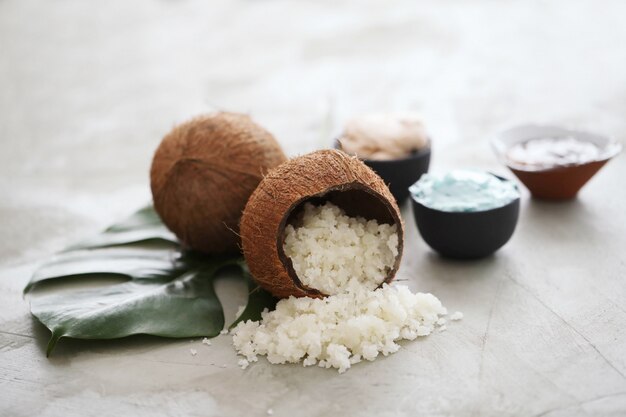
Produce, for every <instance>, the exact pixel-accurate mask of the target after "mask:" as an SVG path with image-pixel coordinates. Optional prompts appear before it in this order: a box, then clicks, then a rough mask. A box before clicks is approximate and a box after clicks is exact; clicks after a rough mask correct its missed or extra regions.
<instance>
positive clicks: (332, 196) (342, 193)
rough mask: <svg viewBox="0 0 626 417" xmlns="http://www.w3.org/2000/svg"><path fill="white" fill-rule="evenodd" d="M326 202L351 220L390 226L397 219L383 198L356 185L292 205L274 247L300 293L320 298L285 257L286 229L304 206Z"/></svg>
mask: <svg viewBox="0 0 626 417" xmlns="http://www.w3.org/2000/svg"><path fill="white" fill-rule="evenodd" d="M326 202H331V203H333V204H335V205H336V206H338V207H340V208H341V209H343V210H344V211H345V212H346V214H347V215H348V216H350V217H357V216H360V217H364V218H365V219H367V220H376V221H377V222H378V223H379V224H382V223H385V224H390V225H393V224H396V223H397V219H396V218H394V215H393V211H392V210H390V208H389V206H388V205H387V204H386V202H385V199H384V197H383V196H381V195H380V194H378V193H376V192H375V191H373V190H372V189H370V188H368V187H366V186H364V185H363V184H359V183H352V184H344V185H342V186H339V187H337V188H334V189H333V188H331V189H329V190H328V191H327V192H325V193H322V194H317V195H313V196H310V197H306V198H304V199H302V200H300V201H298V202H296V203H295V204H294V205H293V208H292V209H291V210H290V211H289V212H288V213H286V214H285V217H284V220H283V222H281V225H280V231H281V232H280V233H279V235H278V240H277V242H276V248H277V249H278V256H279V258H280V259H281V261H282V262H283V263H284V264H285V267H286V268H287V272H288V273H289V276H290V277H291V279H292V280H293V281H294V283H295V284H296V285H298V286H299V287H301V288H302V289H303V290H305V291H307V292H309V293H311V294H315V295H319V296H324V294H323V293H321V292H320V291H319V290H317V289H315V288H309V287H307V286H305V285H304V284H302V282H301V281H300V278H298V274H297V273H296V271H295V269H294V268H293V263H292V262H291V258H289V257H288V256H287V255H286V254H285V251H284V245H285V235H286V234H285V228H286V227H287V225H288V224H295V223H297V219H298V218H299V217H300V216H301V214H302V212H303V211H304V205H305V204H306V203H311V204H313V205H316V206H319V205H322V204H324V203H326ZM400 244H401V243H400ZM399 252H400V253H401V252H402V250H401V249H400V250H399ZM399 262H400V257H397V258H396V263H397V265H394V267H393V269H394V270H397V268H398V266H399ZM394 275H395V273H394V274H390V275H389V276H387V278H386V279H385V281H384V282H390V281H391V280H392V279H393V276H394Z"/></svg>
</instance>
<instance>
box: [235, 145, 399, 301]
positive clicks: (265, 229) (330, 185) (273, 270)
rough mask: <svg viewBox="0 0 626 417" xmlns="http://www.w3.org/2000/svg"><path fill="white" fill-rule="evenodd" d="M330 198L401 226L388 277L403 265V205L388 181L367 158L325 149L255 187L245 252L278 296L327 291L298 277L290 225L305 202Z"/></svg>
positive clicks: (243, 227) (244, 226) (244, 223)
mask: <svg viewBox="0 0 626 417" xmlns="http://www.w3.org/2000/svg"><path fill="white" fill-rule="evenodd" d="M326 201H330V202H332V203H333V204H335V205H337V206H339V207H341V208H342V209H343V210H345V212H346V214H348V215H349V216H361V217H364V218H366V219H375V220H377V221H378V222H379V223H386V224H391V225H393V224H396V225H397V227H398V256H397V257H396V260H395V262H394V265H393V267H392V268H391V270H390V272H389V274H388V276H387V277H386V279H385V281H384V282H390V281H391V280H392V279H393V278H394V276H395V274H396V272H397V270H398V267H399V266H400V260H401V257H402V249H403V238H404V228H403V223H402V218H401V217H400V209H399V208H398V205H397V203H396V201H395V199H394V197H393V196H392V195H391V192H390V191H389V189H388V188H387V186H386V185H385V183H384V181H383V180H382V179H381V178H380V177H379V176H378V175H377V174H376V173H375V172H374V171H372V170H371V169H370V168H369V167H367V166H366V165H365V164H364V163H363V162H361V161H360V160H359V159H357V158H356V157H353V156H349V155H347V154H346V153H344V152H341V151H338V150H322V151H317V152H313V153H309V154H306V155H303V156H300V157H297V158H294V159H291V160H289V161H287V162H285V163H283V164H281V165H279V166H278V167H277V168H274V169H273V170H271V171H270V172H269V173H268V174H267V176H266V177H265V178H264V179H263V181H261V183H260V184H259V186H258V187H257V189H256V190H255V191H254V193H253V194H252V196H251V197H250V199H249V200H248V203H247V204H246V207H245V209H244V212H243V216H242V218H241V224H240V233H241V240H242V244H243V253H244V256H245V258H246V262H247V263H248V267H249V268H250V272H251V274H252V276H253V277H254V279H255V280H256V281H257V282H258V283H259V285H261V287H263V288H264V289H266V290H267V291H269V292H270V293H272V294H273V295H274V296H276V297H280V298H284V297H289V296H296V297H305V296H307V297H317V298H321V297H324V296H326V294H323V293H322V292H320V291H319V290H317V289H314V288H308V287H307V286H305V285H304V284H302V282H301V281H300V279H299V278H298V276H297V274H296V272H295V270H294V268H293V265H292V262H291V259H290V258H289V257H288V256H286V255H285V253H284V250H283V246H284V243H285V227H286V226H287V224H289V223H291V221H292V220H293V219H295V218H297V216H298V214H299V213H300V212H301V210H302V208H303V206H304V203H306V202H311V203H313V204H316V205H319V204H322V203H324V202H326Z"/></svg>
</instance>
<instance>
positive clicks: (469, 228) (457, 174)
mask: <svg viewBox="0 0 626 417" xmlns="http://www.w3.org/2000/svg"><path fill="white" fill-rule="evenodd" d="M409 191H410V193H411V197H412V204H413V215H414V217H415V222H416V223H417V227H418V230H419V231H420V234H421V235H422V237H423V238H424V240H425V241H426V243H428V245H429V246H430V247H432V248H433V249H434V250H435V251H437V252H439V253H440V254H441V255H443V256H447V257H451V258H460V259H472V258H481V257H484V256H487V255H490V254H492V253H493V252H495V251H496V250H498V249H499V248H500V247H502V246H503V245H504V244H505V243H506V242H508V240H509V239H510V238H511V236H512V235H513V232H514V230H515V226H516V224H517V219H518V217H519V202H520V193H519V190H518V188H517V186H516V185H515V184H514V183H513V182H512V181H509V180H507V179H505V178H501V177H498V176H496V175H493V174H491V173H488V172H483V171H476V170H454V171H450V172H448V173H445V174H442V175H434V174H424V175H422V177H421V178H420V180H419V181H417V182H416V183H415V184H413V185H412V186H411V187H410V188H409Z"/></svg>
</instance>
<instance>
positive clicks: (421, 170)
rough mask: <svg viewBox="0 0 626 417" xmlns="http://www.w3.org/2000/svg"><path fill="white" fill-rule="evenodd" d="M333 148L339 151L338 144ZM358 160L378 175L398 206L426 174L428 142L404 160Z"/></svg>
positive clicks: (428, 156)
mask: <svg viewBox="0 0 626 417" xmlns="http://www.w3.org/2000/svg"><path fill="white" fill-rule="evenodd" d="M335 148H337V149H341V145H340V144H339V142H335ZM360 159H361V161H363V163H364V164H365V165H367V166H368V167H370V168H372V169H373V170H374V172H376V173H377V174H378V175H380V177H381V178H382V179H383V181H385V184H387V186H388V187H389V191H391V194H393V196H394V197H395V199H396V201H397V202H398V204H402V203H403V202H404V201H405V200H406V199H407V197H408V196H409V187H410V186H411V185H413V183H415V181H417V180H419V179H420V177H421V176H422V174H425V173H427V172H428V166H429V165H430V142H429V143H428V145H426V146H425V147H423V148H422V149H419V150H418V151H415V152H414V153H412V154H410V155H409V156H407V157H406V158H401V159H389V160H376V159H364V158H360Z"/></svg>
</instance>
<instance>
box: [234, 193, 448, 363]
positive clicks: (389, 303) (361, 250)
mask: <svg viewBox="0 0 626 417" xmlns="http://www.w3.org/2000/svg"><path fill="white" fill-rule="evenodd" d="M395 227H396V226H395V225H394V226H390V225H386V224H381V225H379V224H378V223H377V222H376V221H375V220H366V219H363V218H360V217H356V218H353V217H349V216H347V215H346V214H345V213H344V212H343V210H341V209H340V208H339V207H337V206H335V205H333V204H331V203H326V204H324V205H322V206H319V207H316V206H313V205H311V204H307V205H305V207H304V214H303V216H301V218H300V219H299V220H298V224H297V225H296V226H292V225H288V226H287V228H286V240H285V245H284V250H285V253H286V254H287V255H288V256H289V257H290V258H291V260H292V263H293V265H294V269H295V271H296V273H297V274H298V277H299V278H300V279H301V281H302V282H303V283H304V284H305V285H307V286H309V287H312V288H316V289H319V290H320V291H322V292H324V293H326V294H331V295H329V296H327V297H325V298H321V299H318V298H309V297H301V298H297V297H290V298H286V299H283V300H280V301H279V302H278V303H277V305H276V309H275V310H274V311H267V310H266V311H264V312H263V313H262V317H261V320H260V321H256V322H254V321H250V320H248V321H245V322H240V323H239V324H238V325H237V326H236V327H235V328H234V329H233V331H232V332H231V333H232V335H233V345H234V347H235V349H236V351H237V353H239V354H240V355H242V356H243V357H244V358H245V359H243V360H241V361H240V363H239V365H240V366H241V367H242V368H245V367H247V366H248V364H249V363H252V362H256V361H257V360H258V356H266V357H267V360H268V361H269V362H270V363H272V364H283V363H300V362H301V363H302V364H303V366H314V365H317V366H319V367H323V368H336V369H338V370H339V372H340V373H343V372H345V371H346V370H347V369H348V368H350V367H351V366H352V365H353V364H355V363H358V362H361V361H363V360H368V361H373V360H374V359H376V358H377V357H378V356H379V355H380V354H382V355H385V356H386V355H389V354H391V353H394V352H396V351H398V349H399V348H400V345H399V344H398V342H399V341H401V340H414V339H416V338H417V337H421V336H426V335H429V334H430V333H432V332H433V331H434V330H435V329H436V328H441V329H442V330H443V329H445V323H446V320H445V319H443V316H445V315H446V314H447V310H446V308H445V307H443V306H442V304H441V302H440V301H439V300H438V299H437V297H435V296H434V295H432V294H424V293H413V292H411V291H410V290H409V288H408V287H406V286H404V285H395V284H394V285H389V284H383V285H382V286H380V285H381V283H382V282H383V281H384V279H385V278H386V277H387V275H388V273H389V271H390V269H391V268H392V266H393V263H394V262H395V259H396V257H397V255H398V234H397V230H396V228H395ZM454 319H456V317H455V318H454ZM244 361H245V362H244ZM244 365H245V366H244Z"/></svg>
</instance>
